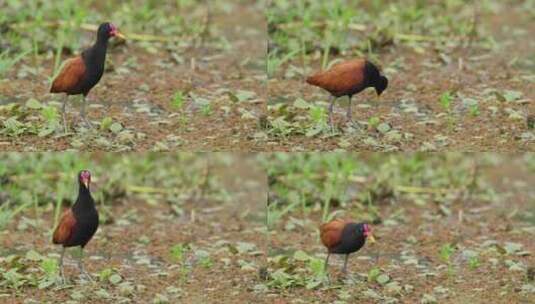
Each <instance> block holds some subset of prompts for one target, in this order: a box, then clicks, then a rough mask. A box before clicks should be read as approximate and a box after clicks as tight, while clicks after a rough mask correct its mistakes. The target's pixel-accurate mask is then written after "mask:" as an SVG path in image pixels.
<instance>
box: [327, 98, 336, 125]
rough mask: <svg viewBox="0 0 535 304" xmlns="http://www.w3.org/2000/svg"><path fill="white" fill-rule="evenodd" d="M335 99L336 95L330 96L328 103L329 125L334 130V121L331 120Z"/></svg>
mask: <svg viewBox="0 0 535 304" xmlns="http://www.w3.org/2000/svg"><path fill="white" fill-rule="evenodd" d="M335 100H336V97H334V96H331V104H329V125H330V126H331V129H333V130H334V122H333V108H334V101H335Z"/></svg>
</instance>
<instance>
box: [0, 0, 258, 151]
mask: <svg viewBox="0 0 535 304" xmlns="http://www.w3.org/2000/svg"><path fill="white" fill-rule="evenodd" d="M229 5H231V7H230V8H229V7H227V9H228V10H227V11H221V10H217V11H213V12H211V18H210V23H209V24H210V31H209V34H208V36H207V37H206V39H205V43H204V44H202V45H201V44H200V43H199V42H198V41H199V39H195V40H194V41H184V43H183V46H182V47H180V48H179V49H173V50H166V49H165V47H163V46H161V45H158V44H157V43H156V44H154V45H153V46H150V44H149V47H147V44H146V43H145V44H144V43H143V42H142V43H141V44H139V43H135V42H134V43H129V42H128V41H127V42H126V44H120V45H116V46H114V47H112V48H111V49H110V50H109V53H108V61H109V62H108V66H107V68H108V71H107V72H105V74H104V76H103V78H102V80H101V81H100V83H99V84H98V85H97V86H96V87H95V88H94V89H93V90H92V91H91V92H90V94H89V96H88V98H89V100H90V102H89V109H88V117H89V119H90V120H91V121H92V122H93V123H94V124H95V125H96V127H97V130H82V129H80V128H79V121H80V120H79V119H78V115H79V114H78V112H79V109H80V102H79V101H78V100H77V98H76V97H72V98H71V102H70V103H69V106H68V110H69V113H68V117H69V124H70V126H71V128H70V133H68V134H67V135H65V134H63V132H59V131H58V132H56V133H55V134H52V135H49V136H46V137H38V136H36V135H34V134H27V133H24V134H22V135H18V136H9V137H8V136H6V135H0V149H2V150H9V151H15V150H17V151H34V150H65V149H79V150H89V151H94V150H105V151H128V150H136V151H139V150H158V151H166V150H175V151H176V150H187V151H191V150H195V151H219V150H227V151H228V150H234V151H255V150H261V149H263V148H262V146H263V145H262V142H263V138H262V136H258V134H257V125H258V123H257V121H258V118H259V117H260V116H261V115H262V114H264V113H265V109H266V107H265V89H264V79H265V41H266V38H265V27H264V26H263V24H265V20H264V16H263V11H262V7H261V6H260V5H258V4H256V5H252V4H251V3H247V2H246V1H245V2H243V1H242V2H239V3H238V2H236V3H234V4H229ZM83 34H84V35H86V36H87V45H90V44H91V43H92V41H93V39H94V33H83ZM187 39H190V38H188V37H186V38H185V40H187ZM147 49H148V50H150V51H147ZM71 56H72V55H71ZM67 57H68V56H65V57H64V58H65V59H66V58H67ZM27 65H31V66H33V63H31V62H22V63H20V64H18V65H17V66H16V67H15V68H13V69H12V71H11V72H10V73H8V75H7V77H6V78H7V79H5V80H2V81H0V105H5V104H8V103H11V102H17V103H20V104H21V105H24V104H25V103H26V102H27V100H29V99H30V98H35V99H37V100H38V101H40V102H41V103H44V104H54V105H56V106H57V107H58V109H59V107H60V103H59V101H60V100H61V97H59V96H58V95H51V94H48V93H47V92H48V88H49V86H50V83H49V80H48V77H50V76H51V74H52V67H53V58H43V59H42V61H41V63H40V68H39V69H37V70H36V71H34V72H33V73H35V75H34V74H32V73H22V74H21V69H22V68H23V67H25V66H27ZM177 91H182V92H183V93H184V96H185V97H184V99H185V101H184V106H183V107H182V108H181V109H179V110H177V109H175V108H173V107H172V106H171V101H172V100H173V98H174V96H175V93H176V92H177ZM29 115H30V118H31V119H29V121H33V122H35V121H36V120H39V118H38V117H37V116H38V115H37V113H34V112H32V113H30V114H29ZM9 116H10V115H8V114H5V113H4V115H3V119H7V117H9ZM32 116H33V118H32ZM104 117H110V118H112V120H113V122H117V123H120V124H121V125H122V127H123V129H122V131H121V132H119V133H117V132H115V133H114V132H110V131H108V130H104V131H102V130H99V129H98V126H99V123H100V122H101V121H102V119H103V118H104Z"/></svg>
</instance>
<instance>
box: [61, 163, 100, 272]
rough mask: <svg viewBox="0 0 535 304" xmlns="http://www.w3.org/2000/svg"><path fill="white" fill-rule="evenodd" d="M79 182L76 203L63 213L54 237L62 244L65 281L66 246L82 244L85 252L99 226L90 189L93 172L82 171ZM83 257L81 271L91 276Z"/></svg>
mask: <svg viewBox="0 0 535 304" xmlns="http://www.w3.org/2000/svg"><path fill="white" fill-rule="evenodd" d="M78 183H79V190H78V198H77V199H76V202H75V203H74V205H72V207H71V208H69V209H68V210H66V211H65V212H64V213H63V215H62V216H61V219H60V221H59V224H58V226H57V227H56V230H54V235H53V237H52V242H53V243H54V244H58V245H62V250H61V257H60V261H59V266H60V272H61V277H62V279H63V281H65V276H64V273H63V255H64V254H65V248H66V247H75V246H80V247H81V249H82V254H83V250H84V247H85V245H86V244H87V243H88V242H89V241H90V240H91V238H92V237H93V235H94V234H95V232H96V231H97V228H98V212H97V209H96V207H95V201H94V200H93V197H91V191H90V185H91V173H90V172H89V171H87V170H82V171H80V173H79V174H78ZM82 258H83V255H82V256H80V259H79V261H78V267H79V269H80V272H81V273H82V274H83V275H85V276H86V277H88V278H91V276H90V275H89V274H88V273H87V272H86V271H85V269H84V266H83V263H82Z"/></svg>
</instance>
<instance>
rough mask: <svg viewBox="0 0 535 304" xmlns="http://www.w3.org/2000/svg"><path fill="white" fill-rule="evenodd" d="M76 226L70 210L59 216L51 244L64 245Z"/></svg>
mask: <svg viewBox="0 0 535 304" xmlns="http://www.w3.org/2000/svg"><path fill="white" fill-rule="evenodd" d="M75 226H76V218H75V217H74V214H73V213H72V209H68V210H66V211H65V212H64V213H63V215H62V216H61V220H60V221H59V225H58V227H56V230H55V231H54V236H53V238H52V242H53V243H54V244H64V243H65V242H67V241H68V240H69V239H70V238H71V236H72V235H73V232H74V228H75Z"/></svg>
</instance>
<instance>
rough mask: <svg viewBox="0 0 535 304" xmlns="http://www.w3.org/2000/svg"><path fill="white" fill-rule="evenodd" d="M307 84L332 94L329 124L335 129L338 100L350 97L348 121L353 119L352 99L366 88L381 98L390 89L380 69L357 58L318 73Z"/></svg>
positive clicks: (308, 78)
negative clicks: (336, 102) (334, 116)
mask: <svg viewBox="0 0 535 304" xmlns="http://www.w3.org/2000/svg"><path fill="white" fill-rule="evenodd" d="M306 82H307V83H308V84H310V85H313V86H317V87H320V88H322V89H324V90H326V91H327V92H329V93H331V95H332V97H331V101H330V105H329V108H328V111H329V124H330V125H331V128H332V127H333V117H332V115H333V107H334V102H335V100H336V98H338V97H342V96H348V97H349V105H348V106H347V120H348V122H350V123H354V122H353V120H352V119H351V98H352V97H353V95H355V94H358V93H360V92H361V91H363V90H364V89H366V88H375V91H376V92H377V95H378V96H380V95H381V94H382V93H383V91H384V90H386V88H387V87H388V78H386V77H385V76H383V75H381V72H380V71H379V68H377V66H376V65H375V64H373V63H372V62H370V61H369V60H367V59H363V58H357V59H352V60H348V61H345V62H342V63H339V64H336V65H334V66H333V67H331V68H330V69H328V70H326V71H321V72H318V73H316V74H314V75H311V76H309V77H307V79H306Z"/></svg>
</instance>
